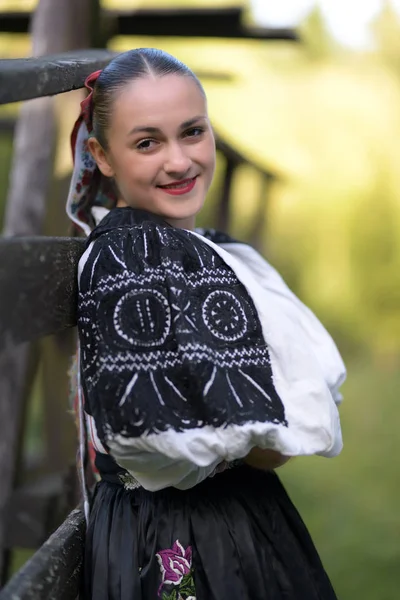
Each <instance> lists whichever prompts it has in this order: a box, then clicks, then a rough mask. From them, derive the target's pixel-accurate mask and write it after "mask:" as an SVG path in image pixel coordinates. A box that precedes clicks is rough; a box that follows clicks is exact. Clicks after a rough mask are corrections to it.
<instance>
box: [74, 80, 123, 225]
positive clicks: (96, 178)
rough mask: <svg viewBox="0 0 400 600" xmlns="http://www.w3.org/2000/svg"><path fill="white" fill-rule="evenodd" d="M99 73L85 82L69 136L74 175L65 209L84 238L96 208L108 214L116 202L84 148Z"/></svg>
mask: <svg viewBox="0 0 400 600" xmlns="http://www.w3.org/2000/svg"><path fill="white" fill-rule="evenodd" d="M100 73H101V71H96V72H94V73H92V74H91V75H89V77H88V78H87V79H86V81H85V87H86V89H87V90H88V91H89V94H88V96H87V97H86V98H85V100H83V101H82V102H81V112H80V115H79V117H78V119H77V121H76V123H75V125H74V128H73V130H72V134H71V147H72V158H73V162H74V171H73V174H72V179H71V185H70V189H69V194H68V200H67V207H66V208H67V214H68V216H69V218H70V219H71V221H73V222H74V223H75V224H76V225H78V226H79V228H80V229H82V230H83V231H84V233H85V234H86V235H89V233H90V231H91V230H92V229H93V227H94V225H95V223H96V219H95V214H94V213H95V211H96V208H97V209H107V210H110V209H111V208H113V207H114V206H115V204H116V201H117V199H116V197H115V194H114V192H113V189H112V186H110V184H109V181H108V179H107V178H106V177H104V176H103V175H102V174H101V173H100V171H99V169H98V167H97V165H96V163H95V161H94V158H93V157H92V155H91V153H90V152H89V148H88V139H89V137H90V135H91V134H92V132H93V89H94V86H95V84H96V81H97V78H98V77H99V75H100ZM93 209H94V210H93Z"/></svg>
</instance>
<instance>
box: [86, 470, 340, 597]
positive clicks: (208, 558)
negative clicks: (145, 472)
mask: <svg viewBox="0 0 400 600" xmlns="http://www.w3.org/2000/svg"><path fill="white" fill-rule="evenodd" d="M83 598H84V599H85V600H158V599H161V600H188V599H190V600H194V599H196V600H317V599H318V600H322V599H323V600H334V599H335V598H336V595H335V593H334V591H333V588H332V586H331V583H330V581H329V579H328V576H327V575H326V573H325V571H324V568H323V566H322V564H321V561H320V559H319V556H318V554H317V551H316V549H315V547H314V545H313V542H312V540H311V538H310V535H309V533H308V531H307V529H306V527H305V525H304V523H303V521H302V519H301V517H300V515H299V514H298V512H297V510H296V509H295V507H294V506H293V504H292V502H291V501H290V499H289V497H288V495H287V493H286V491H285V489H284V487H283V486H282V484H281V482H280V480H279V478H278V477H277V475H276V474H275V473H272V472H262V471H258V470H255V469H252V468H250V467H247V466H240V467H236V468H233V469H230V470H227V471H225V472H223V473H220V474H218V475H215V476H214V477H210V478H208V479H206V480H205V481H204V482H202V483H201V484H199V485H197V486H196V487H195V488H192V489H190V490H187V491H180V490H177V489H174V488H168V489H165V490H162V491H159V492H155V493H154V492H148V491H146V490H144V489H143V488H138V489H132V490H129V489H126V486H125V487H124V486H123V485H121V484H118V483H110V482H109V481H104V480H103V481H101V482H100V483H99V484H97V488H96V492H95V497H94V500H93V505H92V510H91V516H90V523H89V527H88V532H87V538H86V551H85V582H84V592H83Z"/></svg>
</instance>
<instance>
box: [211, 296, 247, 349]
mask: <svg viewBox="0 0 400 600" xmlns="http://www.w3.org/2000/svg"><path fill="white" fill-rule="evenodd" d="M202 316H203V321H204V323H205V325H206V327H207V328H208V329H209V330H210V332H211V333H212V334H213V335H214V336H215V337H216V338H218V339H220V340H224V341H225V342H236V341H237V340H239V339H240V338H241V337H243V335H244V333H245V332H246V329H247V318H246V315H245V312H244V310H243V308H242V305H241V304H240V302H239V300H238V299H237V298H236V297H235V295H234V294H232V293H231V292H225V291H215V292H211V294H209V295H208V296H207V298H206V300H205V302H204V304H203V309H202Z"/></svg>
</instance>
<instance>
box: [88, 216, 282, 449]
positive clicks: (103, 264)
mask: <svg viewBox="0 0 400 600" xmlns="http://www.w3.org/2000/svg"><path fill="white" fill-rule="evenodd" d="M126 214H128V213H126ZM104 236H105V238H106V239H104V237H103V238H102V240H101V242H100V248H103V249H104V250H105V251H104V254H102V256H101V257H100V258H99V259H98V251H99V247H98V246H96V242H95V243H94V247H93V248H94V249H93V252H92V254H91V256H89V257H88V260H87V262H86V265H87V267H86V270H85V268H84V269H83V271H82V277H81V281H80V295H79V326H80V335H81V338H82V344H83V348H82V351H83V372H84V376H85V383H86V387H87V394H88V406H89V407H90V408H91V409H92V411H93V414H94V418H95V419H96V423H98V430H99V431H100V436H101V438H102V439H108V437H110V436H111V437H112V435H114V434H116V433H121V432H122V431H123V432H124V434H123V435H124V437H128V438H129V437H137V436H142V435H143V436H146V435H148V434H150V433H161V432H163V431H167V430H168V429H173V430H175V431H183V430H187V429H192V428H195V427H204V426H205V425H212V426H215V427H219V426H221V427H226V426H227V425H230V424H237V425H241V424H244V423H248V422H249V421H262V422H265V421H270V422H274V423H280V424H283V425H287V422H286V420H285V411H284V407H283V404H282V402H281V399H280V398H279V396H278V394H277V392H276V390H275V388H274V383H273V380H272V372H271V365H270V358H269V353H268V347H267V345H266V343H265V339H264V337H263V333H262V327H261V324H260V321H259V317H258V314H257V311H256V309H255V306H254V304H253V301H252V298H251V297H250V296H249V294H248V293H247V291H246V289H245V288H244V286H242V285H241V284H240V282H239V281H238V279H237V277H236V275H235V273H234V271H232V269H230V267H228V265H226V264H225V263H223V261H222V259H221V258H220V257H219V256H218V255H217V253H215V252H214V251H212V250H211V249H210V248H209V247H208V246H207V245H206V244H205V243H203V242H201V241H197V239H196V240H194V239H193V238H192V237H191V236H189V234H187V235H186V233H185V232H182V231H175V230H173V229H168V228H166V227H159V226H154V224H151V225H148V226H146V227H143V229H142V231H141V232H136V233H135V228H134V227H131V226H130V224H129V228H126V229H125V231H123V230H122V229H118V230H116V229H115V228H114V229H113V230H112V231H111V232H109V233H107V234H104ZM127 242H129V243H127ZM111 246H112V251H111V252H107V251H106V250H107V249H108V248H111ZM103 256H104V260H103V259H102V257H103ZM150 258H151V260H150ZM92 273H94V275H93V277H92V276H91V274H92ZM91 399H93V400H91ZM110 399H113V400H110ZM91 402H92V404H91ZM118 404H119V406H120V407H123V410H120V411H118V410H115V409H116V407H117V405H118Z"/></svg>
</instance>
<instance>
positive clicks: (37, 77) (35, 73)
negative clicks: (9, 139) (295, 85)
mask: <svg viewBox="0 0 400 600" xmlns="http://www.w3.org/2000/svg"><path fill="white" fill-rule="evenodd" d="M117 54H118V53H117V52H110V51H109V50H79V51H75V52H67V53H63V54H57V55H52V56H41V57H39V58H9V59H3V60H0V104H8V103H11V102H20V101H23V100H31V99H33V98H39V97H41V96H52V95H54V94H61V93H63V92H70V91H71V90H76V89H80V88H83V87H84V81H85V79H86V77H87V76H88V75H90V73H93V71H97V70H98V69H104V67H106V66H107V65H108V63H109V62H110V61H111V60H112V59H113V58H114V57H115V56H117ZM196 75H197V76H198V77H199V78H200V79H215V80H218V81H232V80H233V75H232V74H229V73H221V72H220V71H212V70H210V71H206V70H199V71H196Z"/></svg>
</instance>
